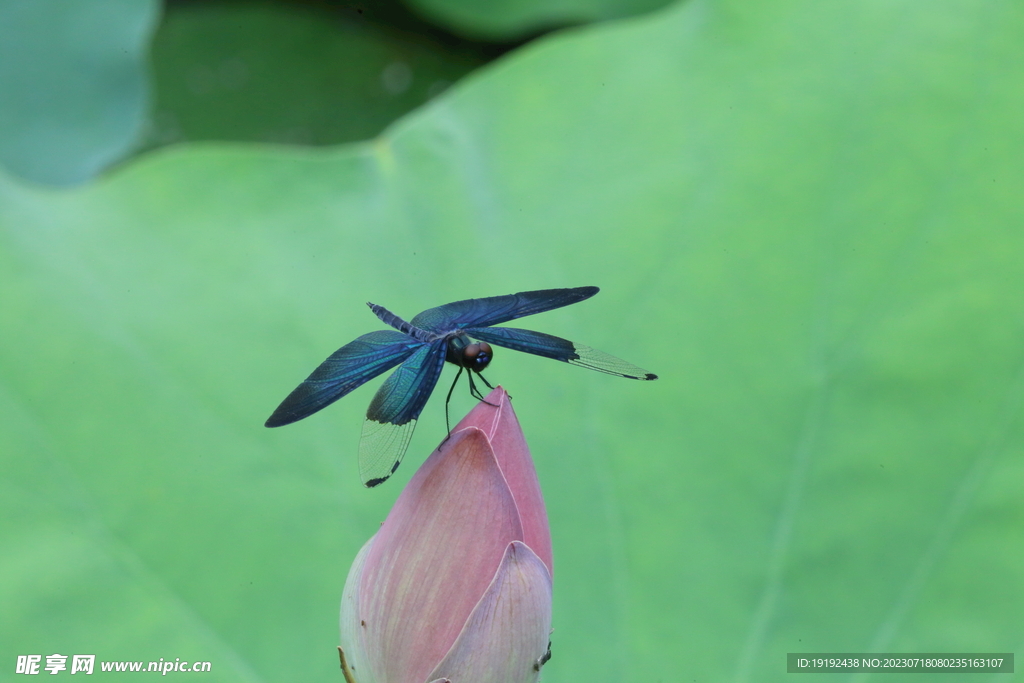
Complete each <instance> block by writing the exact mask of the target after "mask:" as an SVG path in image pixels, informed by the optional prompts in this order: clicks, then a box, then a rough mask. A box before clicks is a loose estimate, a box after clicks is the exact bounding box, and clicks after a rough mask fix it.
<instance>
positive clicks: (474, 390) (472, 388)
mask: <svg viewBox="0 0 1024 683" xmlns="http://www.w3.org/2000/svg"><path fill="white" fill-rule="evenodd" d="M466 375H467V376H468V377H469V393H470V394H471V395H472V396H473V398H475V399H476V400H478V401H480V402H482V403H486V404H487V405H489V406H494V407H495V408H497V407H498V404H497V403H491V402H490V401H488V400H487V399H485V398H484V396H483V394H481V393H480V390H479V389H477V388H476V383H475V382H473V373H472V372H467V373H466ZM480 379H484V376H483V375H480ZM484 384H486V385H487V386H489V387H491V383H490V382H488V381H487V380H485V379H484ZM493 388H494V387H491V389H493Z"/></svg>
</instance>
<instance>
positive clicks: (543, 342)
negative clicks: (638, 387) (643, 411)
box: [465, 327, 658, 379]
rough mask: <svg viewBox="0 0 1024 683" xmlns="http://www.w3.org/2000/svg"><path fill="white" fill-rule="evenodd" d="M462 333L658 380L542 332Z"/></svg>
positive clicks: (572, 362)
mask: <svg viewBox="0 0 1024 683" xmlns="http://www.w3.org/2000/svg"><path fill="white" fill-rule="evenodd" d="M465 332H466V334H468V335H469V336H470V337H473V338H474V339H479V340H480V341H485V342H490V343H491V344H496V345H498V346H504V347H505V348H507V349H515V350H516V351H525V352H526V353H532V354H534V355H535V356H544V357H545V358H554V359H555V360H560V361H563V362H565V363H569V364H570V365H579V366H580V367H584V368H590V369H591V370H598V371H599V372H607V373H608V374H609V375H618V376H619V377H626V378H628V379H658V376H657V375H655V374H652V373H650V372H647V371H646V370H644V369H643V368H638V367H637V366H635V365H633V364H632V363H627V362H626V361H624V360H622V359H621V358H616V357H615V356H612V355H609V354H607V353H605V352H604V351H598V350H597V349H592V348H590V347H589V346H583V345H582V344H577V343H575V342H571V341H569V340H568V339H562V338H561V337H555V336H553V335H550V334H544V333H543V332H532V331H530V330H520V329H517V328H515V327H469V328H466V330H465Z"/></svg>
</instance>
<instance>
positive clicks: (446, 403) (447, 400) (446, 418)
mask: <svg viewBox="0 0 1024 683" xmlns="http://www.w3.org/2000/svg"><path fill="white" fill-rule="evenodd" d="M461 376H462V366H461V365H460V366H459V371H458V372H457V373H455V380H454V381H453V382H452V386H451V388H450V389H448V395H447V396H445V399H444V426H445V427H446V428H447V429H448V436H446V437H444V441H442V442H441V443H442V444H443V443H444V442H445V441H447V440H448V439H450V438H452V423H451V422H450V421H449V420H448V403H449V402H450V401H451V400H452V392H453V391H455V385H456V384H458V383H459V377H461ZM469 381H470V382H472V381H473V380H472V378H470V380H469Z"/></svg>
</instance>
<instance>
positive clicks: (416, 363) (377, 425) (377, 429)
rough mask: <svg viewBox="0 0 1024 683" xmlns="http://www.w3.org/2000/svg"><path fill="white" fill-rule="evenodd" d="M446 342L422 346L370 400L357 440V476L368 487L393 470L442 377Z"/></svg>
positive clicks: (441, 340)
mask: <svg viewBox="0 0 1024 683" xmlns="http://www.w3.org/2000/svg"><path fill="white" fill-rule="evenodd" d="M447 343H448V342H447V341H446V340H444V339H438V340H437V341H434V342H432V343H430V344H429V345H423V346H422V347H421V348H420V349H419V350H417V351H416V352H415V353H413V354H412V356H410V357H409V359H408V360H407V361H405V362H404V363H402V365H401V366H400V367H399V368H398V369H397V370H395V371H394V372H393V373H392V374H391V376H390V377H388V378H387V380H385V382H384V384H382V385H381V387H380V389H379V390H378V391H377V394H376V395H375V396H374V397H373V401H371V402H370V407H369V409H367V411H366V421H365V422H363V435H362V437H361V439H360V441H359V475H360V476H361V477H362V478H363V483H364V484H366V486H368V487H372V486H377V485H378V484H381V483H383V482H384V481H386V480H387V478H388V477H390V476H391V475H392V474H394V473H395V470H397V469H398V465H399V464H400V463H401V462H402V457H403V456H404V455H405V449H406V448H408V447H409V440H410V439H412V433H413V430H415V429H416V419H417V418H418V417H419V416H420V412H421V411H422V410H423V406H425V405H426V403H427V399H428V398H430V394H431V392H433V391H434V385H436V384H437V379H438V378H439V377H440V376H441V368H442V367H443V366H444V356H445V350H446V345H447Z"/></svg>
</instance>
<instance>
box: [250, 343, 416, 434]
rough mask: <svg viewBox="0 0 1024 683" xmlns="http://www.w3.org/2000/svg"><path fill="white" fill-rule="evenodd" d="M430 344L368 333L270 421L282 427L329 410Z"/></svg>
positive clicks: (314, 375)
mask: <svg viewBox="0 0 1024 683" xmlns="http://www.w3.org/2000/svg"><path fill="white" fill-rule="evenodd" d="M420 348H423V349H425V348H427V347H426V345H425V344H424V343H423V342H421V341H418V340H416V339H413V338H412V337H410V336H409V335H407V334H402V333H401V332H398V331H397V330H381V331H380V332H370V333H369V334H364V335H363V336H361V337H359V338H358V339H356V340H355V341H352V342H349V343H348V344H345V345H344V346H342V347H341V348H340V349H338V350H337V351H335V352H334V353H332V354H331V355H330V356H329V357H328V358H327V360H325V361H324V362H323V363H321V364H320V367H318V368H317V369H316V370H314V371H313V373H312V374H311V375H310V376H309V377H307V378H306V379H305V381H303V382H302V384H300V385H299V386H297V387H296V388H295V390H294V391H293V392H292V393H290V394H288V396H287V398H285V399H284V401H282V402H281V405H279V406H278V407H277V410H275V411H274V414H273V415H271V416H270V418H269V419H268V420H267V422H266V426H268V427H281V426H283V425H286V424H291V423H292V422H297V421H298V420H301V419H302V418H304V417H309V416H310V415H312V414H313V413H315V412H317V411H318V410H320V409H322V408H326V407H327V406H329V405H330V404H332V403H334V402H335V401H337V400H338V399H339V398H341V397H342V396H344V395H345V394H347V393H349V392H350V391H352V390H353V389H355V388H356V387H358V386H360V385H362V384H363V383H364V382H366V381H368V380H371V379H373V378H374V377H376V376H377V375H379V374H381V373H383V372H387V371H388V370H390V369H391V368H393V367H395V366H396V365H398V364H399V363H401V362H402V361H403V360H405V359H406V358H408V357H409V356H411V355H412V354H413V353H414V352H415V351H416V349H420Z"/></svg>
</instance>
